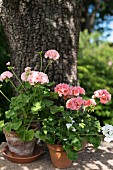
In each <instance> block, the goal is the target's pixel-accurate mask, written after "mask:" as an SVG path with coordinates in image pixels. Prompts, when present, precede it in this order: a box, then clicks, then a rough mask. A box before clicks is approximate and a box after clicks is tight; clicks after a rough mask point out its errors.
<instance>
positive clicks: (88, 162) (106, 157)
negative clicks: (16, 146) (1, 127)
mask: <svg viewBox="0 0 113 170" xmlns="http://www.w3.org/2000/svg"><path fill="white" fill-rule="evenodd" d="M5 145H6V143H2V144H1V145H0V170H59V169H58V168H54V167H53V166H52V164H51V161H50V157H49V153H48V151H46V152H45V153H44V154H42V155H41V156H40V157H38V159H37V160H36V161H34V162H32V163H26V164H18V163H12V162H10V161H8V160H7V159H6V158H4V157H3V154H2V152H3V148H4V146H5ZM64 170H113V143H106V142H102V143H101V146H100V147H99V148H98V149H96V150H95V149H94V148H93V147H92V146H91V145H88V146H87V147H86V149H85V151H84V152H83V153H80V154H79V158H78V160H77V161H76V162H73V165H72V167H70V168H67V169H64Z"/></svg>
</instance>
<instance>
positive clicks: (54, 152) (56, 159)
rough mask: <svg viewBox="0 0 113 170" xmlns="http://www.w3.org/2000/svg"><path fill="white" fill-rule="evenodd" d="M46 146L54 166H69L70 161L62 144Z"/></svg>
mask: <svg viewBox="0 0 113 170" xmlns="http://www.w3.org/2000/svg"><path fill="white" fill-rule="evenodd" d="M47 147H48V148H49V153H50V157H51V162H52V164H53V166H54V167H56V168H61V169H65V168H68V167H70V166H71V164H72V161H71V160H70V159H69V158H68V157H67V153H66V152H65V151H64V150H63V147H62V145H52V144H47Z"/></svg>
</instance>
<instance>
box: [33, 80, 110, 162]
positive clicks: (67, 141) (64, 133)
mask: <svg viewBox="0 0 113 170" xmlns="http://www.w3.org/2000/svg"><path fill="white" fill-rule="evenodd" d="M55 92H56V93H57V94H58V95H59V97H60V98H62V101H63V103H64V104H63V106H64V111H58V110H55V111H54V112H51V114H50V115H49V117H48V118H46V119H44V120H43V122H42V128H41V130H40V131H37V133H36V135H37V137H39V138H40V139H41V140H43V141H45V142H46V143H49V144H58V145H62V146H63V148H64V150H65V151H66V152H67V155H68V157H69V159H71V160H76V159H77V157H78V152H79V151H80V150H81V149H82V147H83V144H84V142H88V143H91V144H93V145H94V147H98V146H99V144H100V142H101V139H102V138H101V137H102V134H101V133H100V132H101V126H100V122H99V121H98V120H97V118H95V117H94V116H92V114H91V112H94V109H95V108H96V105H97V101H96V99H97V100H98V99H99V100H100V101H99V102H100V103H101V104H106V103H107V102H109V101H110V100H111V95H110V93H109V92H108V91H107V90H105V89H101V90H97V91H95V92H94V94H93V96H92V98H91V99H86V97H85V96H84V97H81V95H84V94H85V90H84V89H83V88H81V87H80V86H75V87H72V86H69V85H68V84H65V83H62V84H58V85H56V87H55Z"/></svg>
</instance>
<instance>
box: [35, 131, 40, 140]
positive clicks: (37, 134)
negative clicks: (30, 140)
mask: <svg viewBox="0 0 113 170" xmlns="http://www.w3.org/2000/svg"><path fill="white" fill-rule="evenodd" d="M35 137H36V138H38V139H39V137H40V131H39V130H37V131H36V133H35Z"/></svg>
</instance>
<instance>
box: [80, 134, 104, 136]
mask: <svg viewBox="0 0 113 170" xmlns="http://www.w3.org/2000/svg"><path fill="white" fill-rule="evenodd" d="M81 135H83V136H85V135H86V136H89V135H92V136H103V135H100V134H81Z"/></svg>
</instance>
